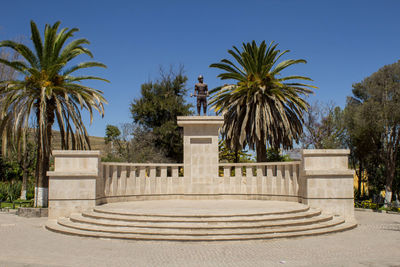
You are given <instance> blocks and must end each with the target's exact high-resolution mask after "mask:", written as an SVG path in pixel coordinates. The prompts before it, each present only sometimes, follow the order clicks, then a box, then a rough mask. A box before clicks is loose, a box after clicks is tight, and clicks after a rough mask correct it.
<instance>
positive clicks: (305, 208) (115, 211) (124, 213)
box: [93, 203, 310, 218]
mask: <svg viewBox="0 0 400 267" xmlns="http://www.w3.org/2000/svg"><path fill="white" fill-rule="evenodd" d="M296 204H297V203H296ZM309 209H310V207H308V206H306V205H302V207H296V208H288V209H286V210H280V211H278V210H277V211H270V212H268V211H267V212H258V213H243V212H242V213H238V212H235V213H227V214H210V213H203V214H201V213H198V214H176V213H169V214H168V213H162V212H159V213H155V212H153V213H149V212H138V211H136V212H133V211H123V210H118V209H112V208H109V207H108V206H107V205H104V206H98V207H96V208H94V209H93V211H94V212H97V213H105V214H112V215H122V216H134V217H166V218H221V217H235V218H236V217H238V218H241V217H257V216H270V215H283V214H292V213H299V212H306V211H308V210H309Z"/></svg>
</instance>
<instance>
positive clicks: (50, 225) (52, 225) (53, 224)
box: [46, 219, 357, 241]
mask: <svg viewBox="0 0 400 267" xmlns="http://www.w3.org/2000/svg"><path fill="white" fill-rule="evenodd" d="M340 220H341V219H334V220H333V221H332V222H335V221H336V222H337V221H340ZM325 224H326V223H325ZM356 226H357V225H356V224H355V223H338V224H336V225H334V224H331V225H325V227H320V228H314V229H308V230H305V229H304V230H300V231H292V232H273V233H261V234H236V235H201V236H196V235H159V234H158V235H154V234H132V233H109V232H99V231H86V230H79V229H74V228H70V227H65V226H62V225H60V224H58V223H57V221H55V220H52V221H48V222H47V224H46V228H47V229H49V230H51V231H54V232H58V233H64V234H69V235H77V236H85V237H97V238H110V239H126V240H153V241H158V240H159V241H235V240H257V239H272V238H289V237H300V236H311V235H321V234H328V233H334V232H340V231H345V230H348V229H352V228H354V227H356Z"/></svg>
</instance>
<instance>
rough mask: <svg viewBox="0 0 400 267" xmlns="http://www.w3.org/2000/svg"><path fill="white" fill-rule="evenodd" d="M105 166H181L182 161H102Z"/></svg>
mask: <svg viewBox="0 0 400 267" xmlns="http://www.w3.org/2000/svg"><path fill="white" fill-rule="evenodd" d="M101 164H102V165H105V166H131V167H183V163H124V162H102V163H101Z"/></svg>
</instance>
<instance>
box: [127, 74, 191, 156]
mask: <svg viewBox="0 0 400 267" xmlns="http://www.w3.org/2000/svg"><path fill="white" fill-rule="evenodd" d="M160 75H161V77H160V78H159V79H158V80H156V81H154V82H148V83H144V84H142V87H141V94H142V96H141V98H139V99H134V100H133V101H132V103H131V107H130V110H131V114H132V118H133V120H134V121H135V123H138V124H139V126H142V127H144V128H145V129H148V130H150V131H151V132H152V133H153V134H154V136H155V144H156V147H158V148H159V149H161V150H164V151H165V152H166V156H167V157H168V158H171V159H172V160H173V161H175V162H182V160H183V143H182V130H181V129H180V128H179V127H178V125H177V116H187V115H191V114H193V112H192V111H191V109H190V108H191V107H192V105H191V104H187V103H186V101H185V99H184V96H185V94H186V92H187V89H186V81H187V77H186V76H185V75H184V74H183V69H182V68H181V69H180V70H179V71H178V72H177V73H174V72H173V71H172V70H171V71H170V72H169V73H165V72H164V71H161V74H160Z"/></svg>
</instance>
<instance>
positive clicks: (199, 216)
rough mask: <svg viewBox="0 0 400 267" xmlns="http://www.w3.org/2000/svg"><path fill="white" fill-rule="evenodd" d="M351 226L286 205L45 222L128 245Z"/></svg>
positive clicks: (133, 206)
mask: <svg viewBox="0 0 400 267" xmlns="http://www.w3.org/2000/svg"><path fill="white" fill-rule="evenodd" d="M355 226H356V224H355V223H354V222H347V221H345V220H344V218H342V217H340V216H333V215H331V214H327V213H323V212H322V211H321V210H320V209H316V208H310V207H309V206H307V205H304V204H300V203H295V202H286V201H262V200H195V201H194V200H151V201H135V202H122V203H110V204H105V205H101V206H96V207H95V208H93V209H92V210H90V211H85V212H82V213H74V214H71V216H70V217H69V218H65V217H64V218H58V219H57V220H49V221H48V222H47V224H46V227H47V229H49V230H52V231H55V232H60V233H64V234H71V235H78V236H86V237H100V238H115V239H128V240H166V241H233V240H256V239H272V238H288V237H298V236H309V235H320V234H327V233H333V232H339V231H344V230H347V229H352V228H354V227H355Z"/></svg>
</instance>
